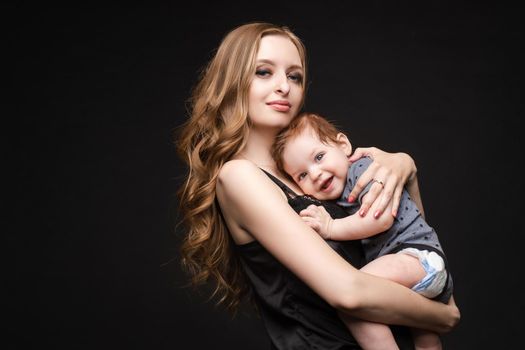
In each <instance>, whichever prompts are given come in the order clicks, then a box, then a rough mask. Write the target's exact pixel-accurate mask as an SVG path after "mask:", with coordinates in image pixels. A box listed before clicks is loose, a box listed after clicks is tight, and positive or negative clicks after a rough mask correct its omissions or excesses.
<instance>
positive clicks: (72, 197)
mask: <svg viewBox="0 0 525 350" xmlns="http://www.w3.org/2000/svg"><path fill="white" fill-rule="evenodd" d="M2 8H3V10H2V17H3V18H4V21H3V23H4V26H5V27H6V28H5V30H4V34H7V40H5V41H4V55H6V56H7V57H8V58H12V62H11V60H9V64H6V65H5V66H4V69H5V71H6V73H7V74H8V76H11V77H12V78H11V79H10V80H9V81H7V84H5V85H6V86H7V87H9V90H10V91H11V92H14V94H13V96H11V94H8V95H7V101H6V106H7V107H8V111H7V112H6V115H4V118H8V119H9V120H10V123H9V124H6V125H10V126H9V127H7V126H5V128H4V129H3V131H4V134H5V135H6V138H5V140H7V142H6V144H5V146H4V151H5V152H6V157H5V158H6V159H7V161H8V164H9V167H8V168H7V169H8V170H9V172H8V174H7V175H8V177H9V180H8V181H7V182H6V183H4V186H5V187H6V188H7V191H6V193H8V194H9V195H8V196H7V198H8V201H6V202H5V204H6V205H7V208H6V217H7V220H8V227H7V229H6V230H5V231H4V233H3V237H4V242H5V244H3V247H4V250H5V252H7V254H6V255H5V256H6V257H7V259H5V263H4V267H5V269H4V270H6V272H5V276H6V278H4V279H3V280H4V283H3V284H2V285H3V288H2V289H3V292H4V293H5V295H6V296H5V297H4V298H2V310H5V311H3V312H2V315H3V317H2V318H3V319H4V322H3V324H4V326H2V327H3V329H4V331H5V333H6V334H7V337H6V338H4V339H6V340H5V342H4V344H5V345H6V347H4V345H3V346H2V347H3V348H4V349H36V348H42V347H49V348H52V349H114V348H116V349H211V348H213V349H261V350H262V349H268V340H267V339H266V335H265V332H264V329H263V327H262V324H261V321H260V320H259V319H258V318H257V317H255V316H253V313H250V311H249V309H248V308H245V310H243V311H242V312H241V313H240V314H239V315H238V316H237V317H236V318H235V319H231V318H230V316H228V314H227V313H226V312H225V311H224V310H222V309H220V308H215V307H214V306H213V304H212V303H207V302H206V298H205V294H202V295H201V294H199V293H197V292H195V291H193V290H192V289H188V288H183V287H182V286H183V285H184V284H185V283H186V282H187V279H186V276H185V275H184V274H183V273H182V272H181V270H180V268H179V262H178V242H179V239H180V235H181V233H182V231H180V230H177V231H175V230H174V225H175V222H176V213H175V209H176V206H177V201H176V197H175V192H176V190H177V188H178V186H179V184H180V182H181V179H182V178H183V176H184V173H185V169H184V167H183V166H182V164H181V162H180V161H179V160H178V159H177V157H176V154H175V151H174V148H173V146H172V143H171V139H170V136H171V130H172V129H173V128H174V127H176V126H177V125H179V124H180V123H181V122H182V121H183V120H184V119H185V100H186V99H187V98H188V96H189V93H190V89H191V87H192V86H193V84H194V82H195V79H196V77H197V74H198V72H199V70H200V69H201V68H202V67H203V65H204V64H205V63H206V62H207V60H208V59H209V58H210V57H211V55H212V52H213V50H214V49H215V48H216V46H217V45H218V43H219V41H220V39H221V38H222V37H223V35H224V34H225V33H226V32H227V31H228V30H230V29H232V28H233V27H234V26H237V25H239V24H242V23H245V22H248V21H253V20H265V21H270V22H275V23H280V24H286V25H288V26H290V27H291V28H292V29H293V30H294V31H295V32H296V33H297V34H298V35H299V36H300V37H301V38H302V39H303V40H304V42H305V44H306V46H307V49H308V50H309V58H310V62H309V68H310V79H309V80H310V86H309V94H308V98H307V103H306V109H307V110H310V111H315V112H320V113H322V114H324V115H325V116H327V117H329V118H330V119H332V120H335V121H336V122H337V123H338V124H339V125H340V126H341V127H342V128H344V129H345V130H346V131H347V133H348V134H349V136H350V139H351V140H352V142H353V144H354V146H356V147H357V146H370V145H374V146H377V147H380V148H382V149H384V150H390V151H404V152H407V153H409V154H411V155H412V156H413V158H414V159H415V160H416V164H417V167H418V171H419V180H420V189H421V193H422V197H423V202H424V205H425V209H426V213H427V219H428V221H429V223H430V224H431V225H432V226H434V227H435V228H436V230H437V232H438V234H439V235H440V237H441V241H442V244H443V246H444V248H445V249H446V253H447V254H448V259H449V262H450V265H451V268H452V270H453V273H454V276H455V286H456V291H455V297H456V301H457V303H458V304H459V306H460V308H461V311H462V320H461V323H460V325H459V326H458V327H457V328H456V329H455V330H454V331H452V332H451V333H449V334H447V335H445V336H444V344H445V348H446V349H493V348H506V347H507V345H509V346H510V344H513V343H516V342H517V341H519V340H520V339H521V336H520V335H521V334H520V331H521V330H522V326H523V321H522V316H521V315H522V313H523V311H525V307H524V302H523V298H522V289H520V286H521V282H519V281H518V279H519V278H517V277H519V276H520V274H521V272H520V271H521V266H522V265H523V264H522V255H523V253H522V249H521V245H520V244H521V243H522V242H523V238H522V237H521V236H522V233H523V229H522V228H521V227H520V226H518V220H519V219H520V214H521V210H519V209H520V207H521V201H520V199H521V198H522V196H521V194H522V193H523V182H522V180H521V177H522V176H521V174H522V172H521V171H519V170H518V169H519V168H520V163H521V160H522V159H523V157H522V155H520V153H519V152H520V148H521V144H522V142H521V135H522V134H521V131H520V129H519V128H518V122H519V120H520V117H523V115H524V108H523V90H522V85H523V78H524V75H523V62H524V55H523V54H522V53H521V52H522V49H523V42H524V30H523V26H522V17H523V12H522V11H521V9H520V8H519V5H514V6H511V5H504V4H502V3H499V5H482V4H479V3H474V2H473V3H471V4H459V3H457V2H454V3H450V4H447V3H443V2H438V1H430V2H425V4H421V3H420V2H413V3H408V2H403V3H402V4H401V5H399V4H398V5H394V4H391V3H390V2H379V1H373V2H366V4H365V3H363V2H357V1H350V2H343V1H337V2H335V1H334V2H327V1H322V2H319V3H317V4H310V5H309V4H305V3H300V2H297V3H296V2H283V3H273V2H272V3H270V2H266V3H258V4H248V3H247V2H239V3H231V4H230V3H225V4H217V3H215V2H214V3H212V4H205V3H201V2H199V3H197V2H189V3H186V4H185V5H184V8H182V7H181V6H179V5H175V4H173V5H164V6H159V7H154V6H148V7H141V6H136V7H134V6H131V5H128V6H109V5H105V6H95V5H91V6H75V7H52V6H49V7H42V6H38V7H33V6H28V5H23V3H18V4H17V5H2ZM4 171H5V170H4ZM10 194H14V196H12V197H11V196H10ZM203 291H204V290H203Z"/></svg>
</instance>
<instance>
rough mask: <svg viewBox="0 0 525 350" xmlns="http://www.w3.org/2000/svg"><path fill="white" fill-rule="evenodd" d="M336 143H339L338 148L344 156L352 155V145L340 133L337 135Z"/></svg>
mask: <svg viewBox="0 0 525 350" xmlns="http://www.w3.org/2000/svg"><path fill="white" fill-rule="evenodd" d="M337 142H338V143H339V147H340V148H341V150H342V151H343V152H344V153H345V154H346V156H347V157H350V156H351V155H352V144H351V143H350V140H349V139H348V137H346V135H345V134H343V133H342V132H340V133H339V134H337Z"/></svg>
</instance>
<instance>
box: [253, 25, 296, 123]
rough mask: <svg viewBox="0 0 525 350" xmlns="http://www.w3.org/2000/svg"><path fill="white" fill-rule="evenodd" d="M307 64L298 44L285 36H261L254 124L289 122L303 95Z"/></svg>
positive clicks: (256, 78) (255, 81) (254, 102)
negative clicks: (304, 64) (305, 66)
mask: <svg viewBox="0 0 525 350" xmlns="http://www.w3.org/2000/svg"><path fill="white" fill-rule="evenodd" d="M303 76H304V74H303V66H302V64H301V58H300V56H299V52H298V51H297V48H296V47H295V45H294V44H293V43H292V41H290V39H288V38H287V37H285V36H281V35H268V36H265V37H263V38H262V39H261V42H260V46H259V51H258V52H257V56H256V59H255V75H254V77H253V80H252V83H251V85H250V91H249V107H248V117H249V118H250V120H251V121H252V125H253V127H254V128H277V129H279V130H280V129H282V128H284V127H285V126H287V125H288V124H289V123H290V121H291V120H292V118H293V117H294V116H295V115H296V114H297V112H298V110H299V107H300V104H301V101H302V97H303V85H304V83H303Z"/></svg>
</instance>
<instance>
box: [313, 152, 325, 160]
mask: <svg viewBox="0 0 525 350" xmlns="http://www.w3.org/2000/svg"><path fill="white" fill-rule="evenodd" d="M323 156H324V153H317V154H316V156H315V160H316V161H320V160H321V159H323Z"/></svg>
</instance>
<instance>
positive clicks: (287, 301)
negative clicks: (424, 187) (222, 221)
mask: <svg viewBox="0 0 525 350" xmlns="http://www.w3.org/2000/svg"><path fill="white" fill-rule="evenodd" d="M263 171H264V170H263ZM265 173H266V174H267V175H268V176H269V177H270V179H272V181H273V182H275V183H276V184H277V185H278V186H279V187H280V188H281V189H282V190H283V192H284V193H285V194H286V197H287V198H288V203H289V204H290V205H291V206H292V208H293V209H294V210H295V211H296V212H297V213H299V212H300V211H301V210H302V209H305V208H306V207H308V206H309V205H310V204H315V205H323V206H324V207H325V208H326V210H327V211H328V212H329V213H330V215H331V216H332V218H342V217H344V216H346V215H347V214H346V213H345V211H344V210H343V209H342V208H340V207H339V206H337V205H336V204H335V203H333V202H328V201H323V202H321V201H318V200H316V199H314V198H312V197H309V196H307V195H297V194H296V193H295V192H294V191H292V190H291V189H290V188H289V187H288V186H286V185H285V184H284V183H282V182H281V181H280V180H279V179H277V178H276V177H274V176H273V175H271V174H269V173H267V172H266V171H265ZM327 243H328V244H329V245H330V247H332V249H334V250H335V251H336V252H337V253H338V254H339V255H341V256H342V257H343V258H344V259H345V260H347V261H348V262H349V263H350V264H352V265H353V266H355V267H356V268H360V267H362V266H363V265H364V263H365V261H364V254H363V250H362V247H361V242H360V241H327ZM236 249H237V251H238V253H239V255H240V257H241V261H242V263H243V267H244V271H245V273H246V276H247V278H248V280H249V281H250V283H251V285H252V290H253V294H254V298H255V301H256V303H257V306H258V310H259V313H260V315H261V317H262V319H263V322H264V325H265V327H266V330H267V332H268V335H269V337H270V341H271V344H272V349H279V350H299V349H301V350H302V349H334V350H336V349H337V350H349V349H360V347H359V345H358V344H357V342H356V341H355V339H354V338H353V337H352V335H351V333H350V332H349V331H348V330H347V328H346V326H345V325H344V324H343V322H342V321H341V320H340V318H339V316H338V315H337V312H336V310H335V309H334V308H333V307H331V306H330V305H329V304H328V303H327V302H326V301H324V300H323V299H322V298H321V297H319V296H318V295H317V294H316V293H315V292H314V291H312V290H311V289H310V287H308V286H307V285H306V284H304V283H303V282H302V281H301V280H300V279H299V278H297V277H296V276H295V275H294V274H293V273H292V272H290V271H289V270H288V269H287V268H286V267H285V266H283V265H282V264H281V263H280V262H279V261H277V260H276V259H275V258H274V257H273V256H272V255H271V254H270V253H269V252H268V251H267V250H266V249H265V248H264V247H263V246H262V245H260V244H259V242H257V241H252V242H250V243H247V244H242V245H237V246H236ZM297 249H301V247H300V246H298V247H297ZM312 259H315V257H312ZM398 328H401V327H398ZM400 331H402V332H400ZM394 335H395V336H396V340H397V342H398V344H399V346H400V348H402V349H412V348H413V346H412V344H411V342H412V340H411V337H410V334H409V333H408V332H407V330H406V328H403V329H400V330H397V331H396V330H395V331H394Z"/></svg>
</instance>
